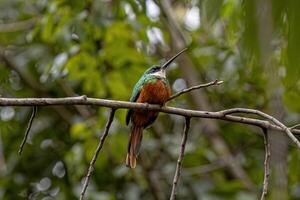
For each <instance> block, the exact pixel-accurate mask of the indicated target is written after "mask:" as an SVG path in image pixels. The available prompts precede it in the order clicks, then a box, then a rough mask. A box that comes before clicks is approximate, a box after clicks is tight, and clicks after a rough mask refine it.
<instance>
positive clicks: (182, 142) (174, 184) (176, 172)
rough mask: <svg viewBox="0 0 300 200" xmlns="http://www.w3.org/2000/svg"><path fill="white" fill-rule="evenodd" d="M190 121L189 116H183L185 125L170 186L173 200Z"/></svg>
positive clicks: (171, 199)
mask: <svg viewBox="0 0 300 200" xmlns="http://www.w3.org/2000/svg"><path fill="white" fill-rule="evenodd" d="M190 121H191V118H190V117H186V118H185V126H184V131H183V135H182V141H181V148H180V153H179V156H178V160H177V165H176V171H175V175H174V179H173V187H172V192H171V196H170V200H174V199H175V197H176V189H177V183H178V180H179V177H180V174H181V162H182V160H183V156H184V150H185V144H186V140H187V135H188V132H189V129H190Z"/></svg>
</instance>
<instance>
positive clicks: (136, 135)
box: [126, 125, 143, 168]
mask: <svg viewBox="0 0 300 200" xmlns="http://www.w3.org/2000/svg"><path fill="white" fill-rule="evenodd" d="M142 139H143V127H142V126H135V125H132V127H131V132H130V138H129V143H128V149H127V156H126V166H127V167H130V168H135V166H136V159H137V157H138V155H139V153H140V147H141V142H142Z"/></svg>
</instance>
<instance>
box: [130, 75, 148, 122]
mask: <svg viewBox="0 0 300 200" xmlns="http://www.w3.org/2000/svg"><path fill="white" fill-rule="evenodd" d="M145 81H146V79H144V78H143V77H142V78H141V79H140V80H139V81H138V82H137V83H136V84H135V86H134V88H133V91H132V93H131V97H130V102H136V100H137V99H138V98H139V95H140V92H141V90H142V87H143V84H144V83H145ZM131 114H132V110H131V109H129V110H128V111H127V114H126V125H128V124H129V122H130V117H131Z"/></svg>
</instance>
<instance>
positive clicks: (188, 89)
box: [167, 80, 223, 101]
mask: <svg viewBox="0 0 300 200" xmlns="http://www.w3.org/2000/svg"><path fill="white" fill-rule="evenodd" d="M222 83H223V81H218V80H214V81H211V82H209V83H205V84H201V85H196V86H193V87H190V88H186V89H184V90H181V91H179V92H177V93H176V94H173V95H172V96H170V97H169V99H168V100H167V101H171V100H173V99H175V98H176V97H178V96H180V95H182V94H185V93H187V92H190V91H192V90H197V89H201V88H205V87H209V86H212V85H220V84H222Z"/></svg>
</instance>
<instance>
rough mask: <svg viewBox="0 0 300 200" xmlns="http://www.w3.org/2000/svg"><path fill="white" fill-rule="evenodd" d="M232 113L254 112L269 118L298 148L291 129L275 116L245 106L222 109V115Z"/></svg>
mask: <svg viewBox="0 0 300 200" xmlns="http://www.w3.org/2000/svg"><path fill="white" fill-rule="evenodd" d="M232 113H249V114H255V115H258V116H261V117H264V118H266V119H268V120H270V121H271V122H273V123H274V124H275V125H277V126H279V127H281V128H282V129H283V130H284V132H285V133H286V134H287V136H288V137H289V138H290V139H291V140H292V141H293V142H294V143H295V144H296V145H297V147H298V148H299V149H300V142H299V140H298V139H297V138H296V137H295V136H294V135H293V134H292V132H291V130H290V129H289V128H288V127H286V126H285V125H284V124H283V123H281V122H280V121H279V120H277V119H276V118H274V117H272V116H270V115H268V114H266V113H264V112H261V111H259V110H254V109H247V108H232V109H228V110H226V111H223V114H224V115H227V114H232Z"/></svg>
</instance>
